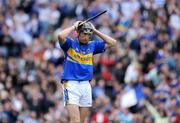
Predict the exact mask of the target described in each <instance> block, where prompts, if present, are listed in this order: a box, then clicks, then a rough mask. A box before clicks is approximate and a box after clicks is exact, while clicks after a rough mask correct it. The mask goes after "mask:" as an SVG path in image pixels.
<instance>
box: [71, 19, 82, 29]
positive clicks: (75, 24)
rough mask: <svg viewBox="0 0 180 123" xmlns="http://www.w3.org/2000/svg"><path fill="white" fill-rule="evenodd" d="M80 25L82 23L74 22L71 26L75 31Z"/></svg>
mask: <svg viewBox="0 0 180 123" xmlns="http://www.w3.org/2000/svg"><path fill="white" fill-rule="evenodd" d="M80 23H82V21H76V22H75V23H74V24H73V27H74V29H75V30H77V29H78V26H79V24H80Z"/></svg>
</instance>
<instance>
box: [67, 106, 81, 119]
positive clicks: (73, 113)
mask: <svg viewBox="0 0 180 123" xmlns="http://www.w3.org/2000/svg"><path fill="white" fill-rule="evenodd" d="M66 108H67V110H68V114H69V117H70V122H71V123H80V111H79V106H78V105H74V104H67V105H66Z"/></svg>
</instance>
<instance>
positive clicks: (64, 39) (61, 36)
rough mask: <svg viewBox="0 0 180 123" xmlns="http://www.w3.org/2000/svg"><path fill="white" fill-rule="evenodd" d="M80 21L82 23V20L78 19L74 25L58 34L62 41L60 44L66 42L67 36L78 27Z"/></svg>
mask: <svg viewBox="0 0 180 123" xmlns="http://www.w3.org/2000/svg"><path fill="white" fill-rule="evenodd" d="M79 23H81V21H76V22H75V23H74V25H73V26H71V27H68V28H66V29H64V30H62V31H61V32H60V33H59V34H58V40H59V43H60V44H64V43H65V41H66V37H67V36H68V35H69V34H70V33H71V32H72V31H74V30H75V29H77V27H78V25H79Z"/></svg>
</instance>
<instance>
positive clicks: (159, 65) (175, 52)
mask: <svg viewBox="0 0 180 123" xmlns="http://www.w3.org/2000/svg"><path fill="white" fill-rule="evenodd" d="M179 6H180V5H179V2H178V0H89V1H88V0H83V1H82V0H0V122H3V123H14V122H15V123H23V122H24V123H68V122H69V121H68V114H67V111H66V110H65V109H64V107H63V97H62V89H61V86H60V82H59V80H60V78H59V76H60V75H61V73H62V71H63V52H62V51H61V49H60V47H59V45H58V43H57V39H56V36H57V34H58V32H59V31H60V30H62V29H64V28H66V27H69V26H71V25H72V24H73V22H75V21H76V20H84V19H87V18H88V17H91V16H93V15H95V14H97V13H98V12H101V11H102V10H108V12H107V13H106V14H105V15H102V16H100V17H99V18H97V19H96V20H94V21H93V22H92V23H93V24H94V25H95V26H96V28H97V29H98V30H100V31H102V32H104V33H106V34H108V35H110V36H112V37H114V38H116V39H117V40H118V43H117V45H116V47H115V48H112V49H110V50H107V51H106V52H105V53H104V54H102V55H97V56H95V57H94V79H93V80H92V81H91V84H92V88H93V100H94V104H93V108H92V109H91V115H90V116H89V117H88V118H87V121H86V122H87V123H88V122H91V123H108V122H109V123H180V39H179V36H180V17H179V15H180V10H179V8H180V7H179ZM76 35H77V34H76V32H73V33H72V34H71V36H72V37H75V36H76ZM93 38H98V37H93Z"/></svg>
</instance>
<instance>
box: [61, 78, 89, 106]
mask: <svg viewBox="0 0 180 123" xmlns="http://www.w3.org/2000/svg"><path fill="white" fill-rule="evenodd" d="M63 89H64V91H63V92H64V93H63V95H64V103H65V105H66V104H75V105H78V106H79V107H91V106H92V90H91V85H90V83H89V81H64V83H63Z"/></svg>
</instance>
